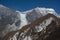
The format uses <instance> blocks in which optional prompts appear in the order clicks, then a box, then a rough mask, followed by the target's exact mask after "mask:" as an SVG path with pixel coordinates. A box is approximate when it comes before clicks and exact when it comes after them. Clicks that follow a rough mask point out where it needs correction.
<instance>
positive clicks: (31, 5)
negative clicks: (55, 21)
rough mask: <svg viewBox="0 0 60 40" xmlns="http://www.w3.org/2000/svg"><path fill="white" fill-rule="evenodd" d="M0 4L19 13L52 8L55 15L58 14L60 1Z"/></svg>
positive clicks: (17, 0)
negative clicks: (37, 8)
mask: <svg viewBox="0 0 60 40" xmlns="http://www.w3.org/2000/svg"><path fill="white" fill-rule="evenodd" d="M0 4H2V5H5V6H7V7H9V8H11V9H14V10H20V11H26V10H29V9H32V8H35V7H46V8H54V9H55V10H56V12H57V13H60V0H0Z"/></svg>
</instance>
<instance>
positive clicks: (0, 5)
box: [0, 4, 9, 9]
mask: <svg viewBox="0 0 60 40" xmlns="http://www.w3.org/2000/svg"><path fill="white" fill-rule="evenodd" d="M0 7H3V8H8V7H6V6H4V5H2V4H0ZM8 9H9V8H8Z"/></svg>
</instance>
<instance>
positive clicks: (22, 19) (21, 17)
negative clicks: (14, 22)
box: [16, 11, 27, 29]
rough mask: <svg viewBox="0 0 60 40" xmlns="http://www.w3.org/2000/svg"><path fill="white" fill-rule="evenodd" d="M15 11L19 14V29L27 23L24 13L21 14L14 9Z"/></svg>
mask: <svg viewBox="0 0 60 40" xmlns="http://www.w3.org/2000/svg"><path fill="white" fill-rule="evenodd" d="M16 12H18V13H19V15H20V20H21V24H20V28H19V29H21V28H22V27H23V26H25V25H27V19H26V14H23V13H21V12H20V11H16Z"/></svg>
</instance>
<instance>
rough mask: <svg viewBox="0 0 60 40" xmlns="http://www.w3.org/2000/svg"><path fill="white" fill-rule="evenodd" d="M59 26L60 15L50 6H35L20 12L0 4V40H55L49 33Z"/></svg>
mask: <svg viewBox="0 0 60 40" xmlns="http://www.w3.org/2000/svg"><path fill="white" fill-rule="evenodd" d="M59 26H60V16H59V15H58V13H56V11H55V10H54V9H52V8H40V7H36V8H34V9H31V10H27V11H24V12H21V11H18V10H13V9H10V8H8V7H6V6H3V5H0V39H1V40H57V39H55V38H54V39H52V37H50V34H51V35H53V32H54V33H55V31H56V32H57V30H60V29H59V28H60V27H59ZM57 33H59V31H58V32H57ZM56 35H57V34H56ZM49 37H50V39H49ZM58 38H59V37H58Z"/></svg>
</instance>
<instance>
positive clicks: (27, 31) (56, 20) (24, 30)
mask: <svg viewBox="0 0 60 40" xmlns="http://www.w3.org/2000/svg"><path fill="white" fill-rule="evenodd" d="M51 17H52V18H53V19H54V20H53V22H52V23H51V24H50V25H53V24H54V23H56V24H57V25H60V19H59V18H58V17H56V16H55V15H53V14H47V15H45V16H43V17H41V18H39V19H37V20H35V21H33V22H32V23H31V24H28V25H26V26H23V27H22V28H21V29H20V30H17V31H11V32H9V33H7V34H6V35H5V36H4V37H3V38H2V40H10V38H12V37H13V36H14V35H15V34H16V33H17V32H18V33H19V34H18V37H17V40H19V37H20V35H21V33H25V36H26V35H27V36H29V35H30V36H31V35H33V34H32V33H31V31H30V30H32V29H33V28H34V27H35V26H38V25H40V24H41V23H42V22H43V21H44V20H46V19H49V18H51ZM48 26H49V25H48ZM44 30H45V29H43V30H42V31H40V32H36V33H35V35H41V36H42V35H43V33H44ZM25 36H24V37H25ZM41 36H38V38H36V39H35V40H38V39H39V38H40V37H41ZM43 36H44V35H43ZM43 38H44V37H42V38H40V40H44V39H43ZM11 40H12V39H11ZM21 40H22V39H21Z"/></svg>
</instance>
